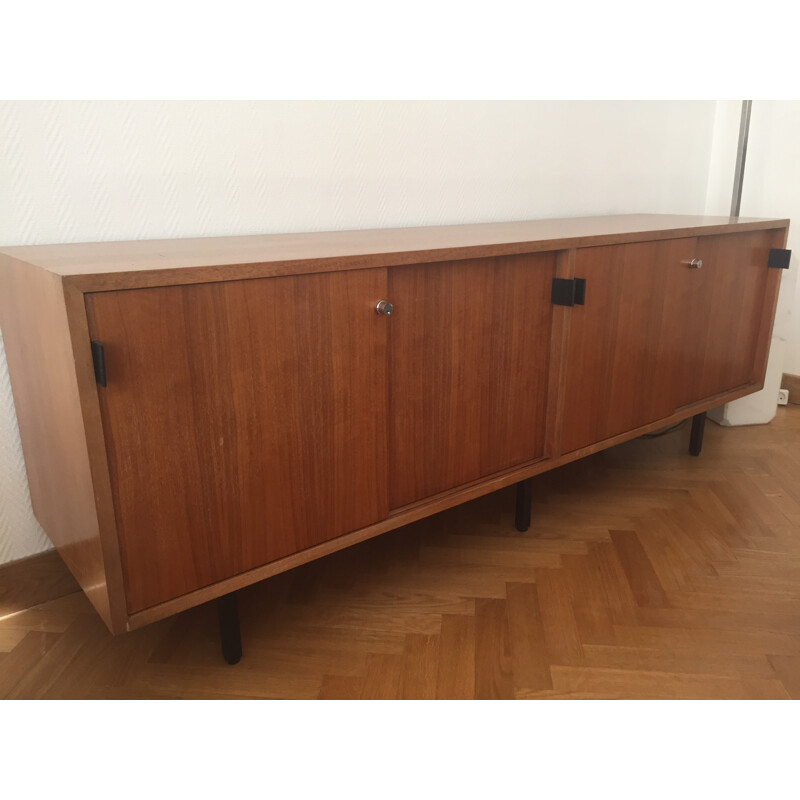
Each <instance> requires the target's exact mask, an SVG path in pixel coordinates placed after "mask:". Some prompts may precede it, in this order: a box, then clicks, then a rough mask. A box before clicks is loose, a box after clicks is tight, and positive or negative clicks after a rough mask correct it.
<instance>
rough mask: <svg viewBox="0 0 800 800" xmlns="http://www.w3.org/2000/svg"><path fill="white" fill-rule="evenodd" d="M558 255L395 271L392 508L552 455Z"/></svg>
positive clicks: (391, 279)
mask: <svg viewBox="0 0 800 800" xmlns="http://www.w3.org/2000/svg"><path fill="white" fill-rule="evenodd" d="M554 271H555V255H554V254H553V253H543V254H538V255H528V256H511V257H505V258H493V259H478V260H474V261H457V262H448V263H446V264H435V265H428V264H419V265H415V266H413V267H396V268H393V269H391V270H390V273H389V275H390V277H389V297H390V298H391V300H392V302H393V303H394V305H395V312H394V314H393V315H392V318H391V332H390V354H389V398H390V407H391V419H390V424H389V505H390V507H392V508H397V507H399V506H405V505H408V504H409V503H413V502H414V501H416V500H420V499H422V498H425V497H430V496H431V495H435V494H437V493H438V492H442V491H444V490H446V489H450V488H452V487H454V486H459V485H462V484H467V483H470V482H471V481H474V480H476V479H478V478H480V477H484V476H487V475H491V474H493V473H496V472H500V471H501V470H505V469H508V468H510V467H513V466H516V465H518V464H523V463H525V462H529V461H534V460H536V459H538V458H541V457H542V456H543V454H544V439H545V408H546V400H547V376H548V368H549V355H550V327H551V322H552V308H553V307H552V305H551V304H550V285H551V282H552V279H553V276H554Z"/></svg>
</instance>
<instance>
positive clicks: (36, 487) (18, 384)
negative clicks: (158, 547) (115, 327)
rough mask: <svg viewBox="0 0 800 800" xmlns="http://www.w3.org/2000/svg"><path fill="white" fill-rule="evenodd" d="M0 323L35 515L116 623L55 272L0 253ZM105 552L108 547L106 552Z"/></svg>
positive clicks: (112, 569) (73, 356)
mask: <svg viewBox="0 0 800 800" xmlns="http://www.w3.org/2000/svg"><path fill="white" fill-rule="evenodd" d="M0 328H2V332H3V343H4V346H5V352H6V358H7V360H8V371H9V376H10V378H11V389H12V392H13V395H14V405H15V407H16V411H17V420H18V423H19V430H20V438H21V440H22V451H23V454H24V456H25V469H26V472H27V476H28V485H29V486H30V493H31V503H32V505H33V511H34V513H35V515H36V518H37V520H38V521H39V523H40V524H41V526H42V527H43V528H44V530H45V532H46V533H47V535H48V537H49V538H50V541H52V542H53V544H54V545H55V546H56V548H57V549H58V551H59V553H60V554H61V556H62V558H63V559H64V561H65V562H66V563H67V564H68V565H69V567H70V569H71V571H72V573H73V575H74V576H75V577H76V579H77V580H78V582H79V583H80V585H81V586H82V587H83V590H84V591H85V592H86V594H87V596H88V597H89V599H90V600H91V602H92V604H93V605H94V607H95V608H96V609H97V612H98V614H100V616H101V617H102V618H103V620H104V621H105V623H106V624H107V625H108V626H109V627H110V628H111V629H112V630H121V629H123V628H121V627H120V612H121V611H123V610H124V609H121V608H118V607H117V608H112V605H111V601H110V599H109V586H108V584H109V582H113V581H114V580H115V577H116V575H117V572H116V570H117V569H118V562H117V565H116V566H115V563H114V561H113V558H112V557H110V556H109V555H108V554H106V555H105V556H104V552H103V545H102V543H101V531H100V528H99V525H98V516H97V506H96V498H95V486H94V483H93V480H92V470H91V467H90V459H89V451H88V447H87V432H86V429H85V427H84V414H83V408H82V398H81V390H80V386H79V377H78V373H77V371H76V363H77V362H80V361H81V359H82V358H87V353H88V343H87V344H86V350H85V352H83V353H81V352H77V353H76V352H75V351H74V349H73V343H72V338H71V330H70V319H69V317H68V314H67V305H66V302H65V295H64V287H63V285H62V281H61V278H59V277H58V276H57V275H53V274H52V273H49V272H45V271H44V270H41V269H37V268H32V267H30V266H29V265H28V264H24V263H22V262H19V261H16V260H15V259H12V258H9V257H7V256H2V255H0ZM112 555H113V554H112Z"/></svg>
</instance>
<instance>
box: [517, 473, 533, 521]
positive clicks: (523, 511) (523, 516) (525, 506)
mask: <svg viewBox="0 0 800 800" xmlns="http://www.w3.org/2000/svg"><path fill="white" fill-rule="evenodd" d="M532 499H533V478H526V479H525V480H524V481H520V482H519V483H518V484H517V514H516V520H515V522H516V526H517V530H518V531H526V530H528V528H530V526H531V500H532Z"/></svg>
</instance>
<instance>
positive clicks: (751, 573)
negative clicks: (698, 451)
mask: <svg viewBox="0 0 800 800" xmlns="http://www.w3.org/2000/svg"><path fill="white" fill-rule="evenodd" d="M687 442H688V425H686V426H684V427H683V428H682V429H681V430H679V431H676V432H675V433H671V434H669V435H667V436H664V437H662V438H659V439H650V440H643V439H640V440H637V441H634V442H630V443H628V444H625V445H621V446H619V447H617V448H614V449H613V450H610V451H607V452H606V453H601V454H598V455H596V456H592V457H591V458H589V459H587V460H584V461H581V462H577V463H575V464H572V465H569V466H567V467H564V468H562V469H560V470H556V471H555V472H552V473H549V474H547V475H543V476H540V477H538V478H535V479H534V509H533V523H532V525H531V529H530V531H529V532H528V533H527V534H519V533H517V532H516V531H515V530H514V527H513V505H514V502H513V501H514V493H513V489H509V490H504V491H502V492H498V493H495V494H494V495H490V496H488V497H485V498H481V499H479V500H476V501H473V502H471V503H468V504H467V505H464V506H461V507H460V508H456V509H452V510H450V511H447V512H443V513H441V514H438V515H437V516H435V517H432V518H430V519H428V520H423V521H421V522H418V523H415V524H413V525H410V526H408V527H406V528H403V529H401V530H398V531H395V532H392V533H389V534H385V535H384V536H382V537H380V538H378V539H375V540H373V541H370V542H365V543H364V544H362V545H359V546H357V547H355V548H352V549H350V550H347V551H344V552H341V553H338V554H336V555H333V556H330V557H328V558H326V559H323V560H322V561H318V562H316V563H313V564H309V565H307V566H305V567H302V568H300V569H297V570H295V571H294V572H291V573H287V574H285V575H281V576H278V577H277V578H273V579H271V580H269V581H266V582H264V583H262V584H261V585H258V586H254V587H251V588H249V589H246V590H244V591H242V592H241V593H240V613H241V617H242V635H243V641H244V657H243V659H242V661H241V663H240V664H239V665H238V666H235V667H231V666H228V665H226V664H225V663H224V662H223V661H222V659H221V656H220V654H219V648H218V640H217V629H216V612H215V608H214V606H213V605H209V606H204V607H201V608H196V609H193V610H191V611H188V612H186V613H183V614H181V615H179V616H177V617H173V618H171V619H169V620H165V621H164V622H161V623H157V624H154V625H151V626H149V627H148V628H145V629H142V630H139V631H136V632H134V633H131V634H127V635H125V636H121V637H117V638H114V637H112V636H111V635H110V634H108V633H107V631H106V629H105V627H104V626H103V624H102V622H101V621H100V619H99V617H98V616H97V615H96V614H95V613H94V612H93V611H92V609H91V608H90V606H89V604H88V602H87V601H86V599H85V598H84V597H83V595H82V594H80V593H77V592H74V591H69V593H68V594H65V595H64V596H62V597H60V598H59V599H56V600H52V601H49V602H46V603H43V604H41V605H38V606H36V607H34V608H30V609H27V610H21V611H20V610H17V609H16V608H14V607H13V606H9V608H14V610H12V611H10V612H9V611H8V610H7V609H5V610H2V611H0V697H9V698H34V697H45V698H180V697H193V698H315V697H322V698H435V697H439V698H473V697H475V698H515V697H516V698H536V697H540V698H559V697H561V698H563V697H575V698H788V697H800V407H796V406H794V407H792V406H790V407H789V408H788V409H785V408H784V409H779V412H778V417H777V418H776V420H775V421H774V422H773V423H772V424H770V425H769V426H757V427H749V428H729V429H724V428H720V427H717V426H716V425H713V424H710V423H709V424H708V425H707V426H706V441H705V447H704V451H703V454H702V456H701V457H700V458H691V457H690V456H688V455H687V452H686V448H687ZM46 580H47V582H49V583H50V584H52V583H56V584H58V579H57V577H53V576H52V575H51V574H48V576H47V579H46ZM59 585H65V586H67V587H68V590H69V589H71V586H70V585H69V584H68V583H67V584H59ZM1 601H2V594H0V602H1Z"/></svg>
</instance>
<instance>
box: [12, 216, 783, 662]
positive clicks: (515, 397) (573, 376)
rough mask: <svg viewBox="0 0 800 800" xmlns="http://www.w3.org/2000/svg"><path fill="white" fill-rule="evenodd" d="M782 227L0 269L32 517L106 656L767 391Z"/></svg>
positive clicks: (398, 233) (149, 246) (426, 233)
mask: <svg viewBox="0 0 800 800" xmlns="http://www.w3.org/2000/svg"><path fill="white" fill-rule="evenodd" d="M788 224H789V223H788V220H762V219H745V218H728V217H694V216H672V215H644V214H642V215H629V216H609V217H592V218H584V219H563V220H540V221H531V222H507V223H489V224H479V225H458V226H449V227H427V228H402V229H391V230H366V231H339V232H333V233H308V234H286V235H283V234H281V235H268V236H241V237H227V238H207V239H176V240H164V241H136V242H105V243H90V244H65V245H37V246H26V247H9V248H5V249H4V250H2V251H0V325H2V332H3V339H4V343H5V348H6V353H7V358H8V366H9V372H10V375H11V384H12V390H13V394H14V400H15V404H16V408H17V415H18V419H19V428H20V433H21V438H22V445H23V451H24V455H25V463H26V467H27V472H28V479H29V482H30V490H31V499H32V502H33V508H34V511H35V513H36V516H37V518H38V520H39V522H40V523H41V525H42V527H43V528H44V530H45V531H46V532H47V534H48V536H49V537H50V539H51V540H52V541H53V543H54V544H55V545H56V547H57V548H58V550H59V552H60V553H61V555H62V556H63V558H64V561H65V562H66V564H67V565H68V566H69V568H70V569H71V570H72V572H73V573H74V574H75V577H76V578H77V579H78V581H79V582H80V584H81V586H82V587H83V589H84V591H85V592H86V594H87V595H88V597H89V599H90V600H91V602H92V603H93V605H94V607H95V608H96V609H97V611H98V613H99V614H100V616H101V617H102V618H103V619H104V620H105V622H106V624H107V625H108V627H109V629H110V630H111V631H112V632H114V633H119V632H123V631H125V630H131V629H134V628H138V627H140V626H142V625H145V624H147V623H150V622H153V621H155V620H158V619H161V618H163V617H166V616H168V615H170V614H174V613H176V612H178V611H181V610H183V609H186V608H189V607H191V606H194V605H197V604H199V603H203V602H206V601H208V600H212V599H215V598H220V604H219V608H220V621H221V625H222V635H223V652H224V654H225V657H226V658H227V659H228V660H229V661H231V662H235V661H236V660H238V657H239V655H240V653H241V649H240V642H239V639H238V618H237V616H236V607H235V595H234V594H233V593H234V592H235V591H236V590H237V589H239V588H241V587H243V586H246V585H248V584H251V583H253V582H255V581H259V580H262V579H264V578H267V577H269V576H270V575H274V574H276V573H279V572H282V571H284V570H287V569H290V568H292V567H294V566H297V565H299V564H302V563H304V562H307V561H310V560H312V559H315V558H319V557H321V556H324V555H326V554H328V553H331V552H333V551H335V550H339V549H341V548H343V547H347V546H348V545H351V544H354V543H356V542H359V541H362V540H364V539H367V538H369V537H372V536H376V535H378V534H380V533H383V532H385V531H388V530H390V529H393V528H397V527H399V526H401V525H404V524H406V523H408V522H411V521H413V520H416V519H419V518H420V517H424V516H426V515H429V514H433V513H435V512H437V511H440V510H442V509H444V508H447V507H450V506H453V505H456V504H458V503H461V502H464V501H465V500H469V499H471V498H474V497H477V496H479V495H482V494H485V493H487V492H491V491H494V490H496V489H500V488H501V487H504V486H507V485H509V484H517V485H518V495H517V520H516V521H517V526H518V527H519V528H521V529H525V528H526V527H527V524H528V521H529V518H530V480H529V479H530V478H531V477H532V476H534V475H536V474H537V473H540V472H543V471H545V470H549V469H553V468H554V467H557V466H559V465H561V464H565V463H566V462H569V461H572V460H574V459H577V458H581V457H582V456H585V455H588V454H590V453H593V452H595V451H597V450H600V449H602V448H606V447H610V446H611V445H614V444H617V443H619V442H622V441H625V440H626V439H631V438H633V437H636V436H640V435H641V434H644V433H647V432H648V431H652V430H655V429H657V428H661V427H664V426H666V425H669V424H671V423H673V422H676V421H679V420H681V419H684V418H687V417H693V418H694V425H693V436H692V449H693V452H695V453H697V452H699V447H700V444H701V437H702V422H703V420H704V418H705V417H704V414H705V411H706V410H707V409H709V408H712V407H714V406H718V405H721V404H722V403H725V402H727V401H729V400H733V399H735V398H737V397H741V396H743V395H746V394H749V393H750V392H754V391H756V390H758V389H760V388H761V387H762V385H763V381H764V374H765V370H766V363H767V353H768V350H769V344H770V339H771V332H772V324H773V319H774V314H775V305H776V300H777V294H778V287H779V282H780V268H785V267H787V266H788V255H789V253H788V251H787V250H785V249H784V248H785V245H786V235H787V231H788Z"/></svg>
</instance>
